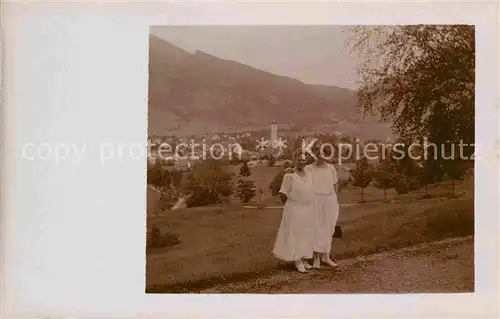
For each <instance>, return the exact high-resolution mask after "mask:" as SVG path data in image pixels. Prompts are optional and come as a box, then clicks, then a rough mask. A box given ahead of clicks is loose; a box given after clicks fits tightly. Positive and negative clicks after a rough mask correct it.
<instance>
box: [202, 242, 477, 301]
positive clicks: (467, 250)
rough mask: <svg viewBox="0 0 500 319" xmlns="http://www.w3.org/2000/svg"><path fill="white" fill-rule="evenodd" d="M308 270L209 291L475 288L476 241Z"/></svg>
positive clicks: (423, 246)
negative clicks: (305, 272) (303, 272)
mask: <svg viewBox="0 0 500 319" xmlns="http://www.w3.org/2000/svg"><path fill="white" fill-rule="evenodd" d="M339 264H340V266H339V267H338V268H336V269H328V268H324V269H320V270H315V271H310V272H309V273H308V274H299V273H297V272H293V271H283V272H280V273H279V274H276V275H273V276H268V277H262V278H259V279H257V280H253V281H249V282H243V283H236V284H231V285H225V286H222V287H216V288H212V289H209V290H206V291H204V292H205V293H423V292H437V293H439V292H442V293H444V292H448V293H449V292H473V291H474V240H473V238H472V237H465V238H456V239H447V240H443V241H439V242H434V243H426V244H421V245H417V246H412V247H408V248H404V249H400V250H396V251H391V252H385V253H380V254H374V255H370V256H366V257H362V258H356V259H349V260H343V261H340V262H339Z"/></svg>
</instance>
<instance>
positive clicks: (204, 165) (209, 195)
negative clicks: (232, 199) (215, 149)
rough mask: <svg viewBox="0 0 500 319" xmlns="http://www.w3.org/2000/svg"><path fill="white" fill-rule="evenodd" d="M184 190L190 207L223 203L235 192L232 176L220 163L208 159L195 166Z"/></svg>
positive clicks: (188, 176) (184, 185) (183, 187)
mask: <svg viewBox="0 0 500 319" xmlns="http://www.w3.org/2000/svg"><path fill="white" fill-rule="evenodd" d="M182 190H183V192H184V193H185V194H187V195H188V198H187V200H186V205H187V206H188V207H191V206H203V205H208V204H217V203H222V202H223V201H224V200H225V199H227V198H228V197H229V196H230V195H231V194H233V192H234V190H233V182H232V175H231V173H229V172H228V171H227V169H226V167H225V166H224V165H223V164H222V163H221V162H220V161H218V160H215V159H207V160H204V161H202V162H200V163H197V164H195V165H194V166H193V169H192V170H191V171H190V172H189V173H188V175H187V178H186V181H185V183H184V184H183V186H182Z"/></svg>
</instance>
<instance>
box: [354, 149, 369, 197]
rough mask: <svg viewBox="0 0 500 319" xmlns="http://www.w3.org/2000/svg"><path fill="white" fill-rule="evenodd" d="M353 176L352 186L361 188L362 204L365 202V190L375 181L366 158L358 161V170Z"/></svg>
mask: <svg viewBox="0 0 500 319" xmlns="http://www.w3.org/2000/svg"><path fill="white" fill-rule="evenodd" d="M351 174H352V185H353V186H355V187H359V188H361V202H364V189H365V188H366V187H368V185H369V184H370V182H371V181H372V179H373V170H372V167H371V165H370V163H368V159H367V158H366V157H362V158H361V159H360V160H358V161H357V165H356V169H355V170H354V171H353V172H352V173H351Z"/></svg>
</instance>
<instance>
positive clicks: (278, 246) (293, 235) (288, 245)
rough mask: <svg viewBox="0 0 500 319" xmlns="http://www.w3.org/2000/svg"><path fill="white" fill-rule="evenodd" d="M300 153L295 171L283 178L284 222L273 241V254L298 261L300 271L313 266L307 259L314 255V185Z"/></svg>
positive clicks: (281, 195) (280, 192) (297, 265)
mask: <svg viewBox="0 0 500 319" xmlns="http://www.w3.org/2000/svg"><path fill="white" fill-rule="evenodd" d="M301 155H302V154H301V153H300V152H296V153H295V156H294V164H295V167H294V172H293V173H287V174H285V175H284V177H283V182H282V184H281V189H280V191H279V194H280V197H281V200H282V201H283V202H284V203H285V206H284V208H283V215H282V218H281V225H280V228H279V230H278V234H277V236H276V242H275V243H274V248H273V254H274V255H275V256H276V257H277V258H279V259H281V260H284V261H293V262H295V267H297V270H298V271H299V272H301V273H304V272H307V269H310V268H311V266H310V265H309V264H308V263H307V262H306V261H305V259H310V258H312V255H313V240H314V237H313V215H312V214H313V199H314V193H313V185H312V180H311V176H310V175H308V174H306V171H305V170H304V166H305V164H306V162H305V159H304V158H302V156H301Z"/></svg>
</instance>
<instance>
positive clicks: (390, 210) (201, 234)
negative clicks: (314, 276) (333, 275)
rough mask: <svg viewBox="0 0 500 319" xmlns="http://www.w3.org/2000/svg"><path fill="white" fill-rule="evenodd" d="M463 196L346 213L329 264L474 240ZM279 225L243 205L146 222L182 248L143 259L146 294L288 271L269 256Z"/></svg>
mask: <svg viewBox="0 0 500 319" xmlns="http://www.w3.org/2000/svg"><path fill="white" fill-rule="evenodd" d="M464 186H465V185H462V187H464ZM441 189H443V187H436V190H435V193H434V194H441V193H439V192H438V193H436V192H437V191H438V190H439V191H440V190H441ZM431 194H432V193H431ZM461 194H462V195H461V197H459V198H451V199H446V200H443V199H442V198H441V197H440V196H438V195H435V196H431V197H432V198H429V199H419V198H420V197H421V194H409V195H405V196H400V197H398V202H392V203H380V202H377V203H367V204H363V205H359V206H352V207H345V208H343V209H342V210H341V214H340V218H339V221H340V223H341V225H342V227H343V230H344V238H342V239H340V240H335V241H334V243H333V246H332V252H333V256H334V257H335V258H336V259H344V258H349V257H354V256H358V255H365V254H372V253H377V252H382V251H385V250H390V249H395V248H402V247H405V246H409V245H414V244H418V243H423V242H431V241H435V240H439V239H443V238H449V237H460V236H467V235H473V233H474V199H473V191H471V189H469V190H468V192H461ZM344 196H354V195H352V194H351V195H349V194H345V195H344ZM340 201H341V202H342V200H340ZM280 220H281V210H280V209H244V208H242V207H241V205H228V206H225V207H200V208H190V209H185V210H179V211H168V212H164V213H163V214H161V215H159V216H154V217H152V216H151V217H148V225H152V224H153V223H154V224H155V225H156V226H157V227H159V228H160V230H161V231H162V232H170V233H174V234H176V235H178V236H179V237H180V239H181V241H182V243H181V244H180V245H177V246H174V247H169V248H160V249H156V250H154V251H151V252H148V254H147V263H146V267H147V270H146V281H147V282H146V284H147V288H146V291H147V292H149V293H175V292H197V291H200V290H203V289H206V288H209V287H211V286H214V285H221V284H224V283H229V282H235V281H244V280H250V279H253V278H256V277H259V276H264V275H268V274H272V273H274V272H279V271H282V270H283V269H286V268H287V267H289V265H287V264H284V263H281V262H279V261H277V260H276V259H275V258H274V257H273V255H272V254H271V250H272V246H273V244H274V239H275V236H276V231H277V229H278V226H279V223H280Z"/></svg>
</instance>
